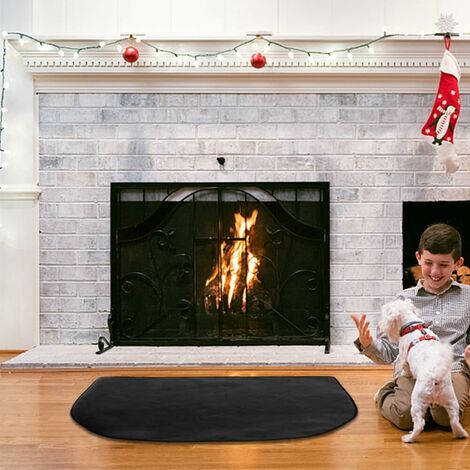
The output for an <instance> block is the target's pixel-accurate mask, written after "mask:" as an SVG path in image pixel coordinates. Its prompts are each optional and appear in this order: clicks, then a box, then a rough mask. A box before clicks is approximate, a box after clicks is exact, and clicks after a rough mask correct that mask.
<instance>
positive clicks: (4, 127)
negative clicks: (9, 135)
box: [1, 122, 8, 131]
mask: <svg viewBox="0 0 470 470" xmlns="http://www.w3.org/2000/svg"><path fill="white" fill-rule="evenodd" d="M7 127H8V124H7V123H6V122H3V123H2V128H1V130H2V131H3V130H4V129H6V128H7Z"/></svg>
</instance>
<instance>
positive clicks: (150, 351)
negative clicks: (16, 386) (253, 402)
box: [0, 345, 372, 369]
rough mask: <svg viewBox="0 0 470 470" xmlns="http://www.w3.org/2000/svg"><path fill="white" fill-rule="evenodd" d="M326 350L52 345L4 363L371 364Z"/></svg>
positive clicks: (352, 351)
mask: <svg viewBox="0 0 470 470" xmlns="http://www.w3.org/2000/svg"><path fill="white" fill-rule="evenodd" d="M324 350H325V348H324V347H323V346H181V347H180V346H178V347H164V346H160V347H149V346H146V347H135V346H125V347H123V346H121V347H114V348H112V349H110V350H109V351H106V352H105V353H103V354H101V355H98V354H96V351H97V347H96V346H94V345H54V346H52V345H51V346H49V345H47V346H37V347H35V348H32V349H30V350H29V351H26V352H24V353H22V354H20V355H18V356H16V357H14V358H13V359H10V360H9V361H6V362H4V363H1V364H0V368H1V369H41V368H66V369H68V368H70V369H77V368H92V369H95V368H96V369H100V368H128V367H142V368H145V367H147V368H148V367H174V366H178V367H197V366H242V367H243V366H247V367H251V366H313V365H362V364H367V365H372V362H371V361H370V360H369V359H367V358H366V357H365V356H363V355H361V354H359V353H358V351H357V349H356V348H355V347H354V346H353V345H347V346H334V345H333V346H331V349H330V354H325V353H324Z"/></svg>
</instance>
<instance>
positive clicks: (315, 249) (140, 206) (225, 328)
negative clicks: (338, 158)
mask: <svg viewBox="0 0 470 470" xmlns="http://www.w3.org/2000/svg"><path fill="white" fill-rule="evenodd" d="M329 319H330V315H329V186H328V183H257V184H249V183H246V184H241V183H219V184H214V183H197V184H183V183H112V184H111V314H110V317H109V328H110V334H111V340H112V342H113V344H115V345H247V344H266V345H267V344H270V345H281V344H299V345H300V344H317V345H320V344H321V345H325V346H326V348H327V349H328V348H329V341H330V333H329V330H330V325H329Z"/></svg>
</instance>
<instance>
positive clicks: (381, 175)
mask: <svg viewBox="0 0 470 470" xmlns="http://www.w3.org/2000/svg"><path fill="white" fill-rule="evenodd" d="M433 99H434V97H433V96H431V95H417V96H416V95H408V94H317V95H315V94H311V95H301V94H285V95H284V94H283V95H279V94H266V95H263V94H256V95H249V94H240V95H237V94H203V95H198V94H178V95H167V94H161V95H159V94H44V95H41V96H40V100H39V103H40V113H39V115H40V131H39V143H40V146H39V149H40V185H41V187H42V190H43V193H42V196H41V204H40V217H41V222H40V230H41V236H40V248H41V257H40V260H41V343H42V344H65V343H90V342H93V341H96V339H97V337H98V335H100V334H107V328H106V318H107V315H108V313H109V304H110V301H109V257H110V256H109V222H110V221H109V183H110V182H111V181H182V182H194V181H196V182H197V181H211V180H215V181H329V182H330V184H331V206H330V216H331V306H332V320H331V325H332V342H333V344H347V343H349V342H350V341H351V340H352V339H353V338H354V337H355V331H354V328H353V325H352V322H351V320H350V318H349V314H350V313H352V312H358V311H364V312H366V313H368V314H369V315H370V316H371V319H372V320H373V323H375V322H376V320H377V314H378V310H379V308H380V305H381V304H382V303H383V302H384V301H386V300H388V299H390V298H391V297H392V296H393V295H394V293H395V292H397V291H398V290H400V288H401V259H402V252H401V246H402V234H401V210H402V201H404V200H407V201H433V200H436V199H439V200H468V199H470V158H469V157H468V156H467V155H466V154H465V152H468V151H469V149H470V138H469V139H468V140H466V136H468V135H470V134H469V133H468V132H466V130H468V129H470V113H465V111H464V112H462V115H461V118H460V121H459V124H458V127H457V132H456V134H457V143H456V147H457V150H458V152H459V153H460V154H461V169H460V170H459V172H458V173H456V174H455V175H454V176H448V175H446V174H445V173H444V172H443V171H442V169H441V168H440V166H439V164H438V163H437V159H436V157H435V156H434V150H433V149H432V148H431V146H430V145H428V144H427V143H424V142H423V140H422V139H421V137H420V129H421V125H422V123H423V122H424V120H425V119H426V118H427V115H428V112H429V110H430V107H431V105H432V102H433ZM462 104H463V106H464V107H465V105H467V104H470V97H469V96H462ZM217 156H224V157H225V158H226V164H225V166H224V167H221V166H220V165H219V164H218V163H217V160H216V157H217Z"/></svg>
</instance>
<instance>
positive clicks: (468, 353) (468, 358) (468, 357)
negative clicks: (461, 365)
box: [463, 344, 470, 367]
mask: <svg viewBox="0 0 470 470" xmlns="http://www.w3.org/2000/svg"><path fill="white" fill-rule="evenodd" d="M463 357H464V359H465V362H466V363H467V366H468V367H470V344H469V345H468V346H467V347H466V348H465V351H464V353H463Z"/></svg>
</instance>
